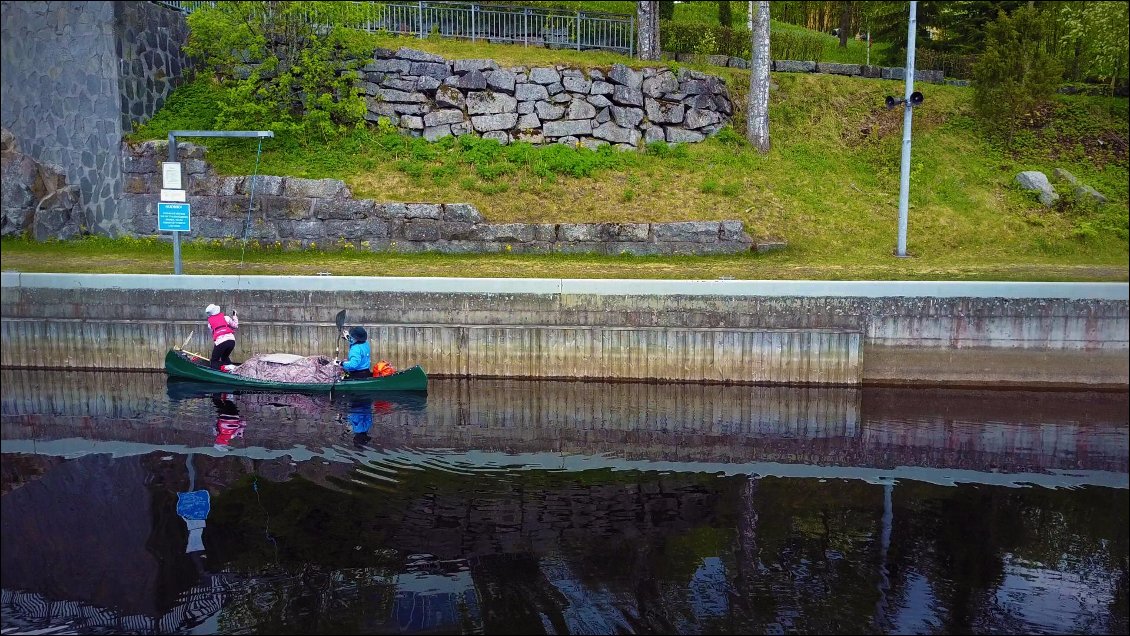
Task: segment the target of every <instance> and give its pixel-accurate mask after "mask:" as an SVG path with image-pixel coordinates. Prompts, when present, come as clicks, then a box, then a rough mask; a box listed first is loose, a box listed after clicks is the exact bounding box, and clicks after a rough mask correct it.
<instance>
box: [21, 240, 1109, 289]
mask: <svg viewBox="0 0 1130 636" xmlns="http://www.w3.org/2000/svg"><path fill="white" fill-rule="evenodd" d="M0 250H2V252H3V261H2V266H3V270H4V271H7V272H11V271H18V272H62V273H91V274H171V273H173V261H172V245H171V244H170V243H169V241H168V240H158V239H153V238H124V239H107V238H104V237H88V238H86V239H82V240H76V241H66V242H48V243H34V242H31V241H27V240H24V239H14V238H4V239H3V240H0ZM181 252H182V261H183V265H184V272H185V273H186V274H232V275H235V274H243V275H248V276H253V275H299V276H314V275H318V274H323V273H328V274H331V275H335V276H449V277H489V278H495V277H498V278H515V277H519V278H644V279H681V280H696V279H702V280H708V279H719V278H732V279H736V280H998V281H1126V280H1128V277H1127V268H1126V265H1125V263H1123V264H1121V265H1118V264H1113V265H1088V264H1064V263H1059V262H1054V261H1053V260H1051V259H1039V258H1037V259H1031V260H1029V261H1025V262H1023V263H1015V262H991V261H988V260H976V261H969V260H962V261H952V260H949V261H947V260H946V259H942V258H937V257H926V256H923V257H915V258H909V259H896V258H893V257H890V256H889V255H887V256H884V257H882V258H875V259H872V260H871V261H869V262H834V261H829V262H814V261H813V259H810V258H804V257H801V256H799V255H797V254H796V253H790V252H789V251H786V252H784V253H769V254H762V255H758V254H742V255H736V256H700V257H688V256H679V257H650V256H637V257H632V256H592V255H560V254H554V255H518V254H487V255H445V254H384V253H366V252H355V251H352V250H346V251H336V252H321V251H315V250H309V251H298V252H280V251H275V250H269V249H257V248H254V247H248V248H247V249H246V250H243V249H242V244H241V243H239V242H232V243H231V244H230V245H228V246H226V247H217V246H214V245H211V244H206V243H200V242H192V241H189V242H186V243H184V244H183V246H182V250H181Z"/></svg>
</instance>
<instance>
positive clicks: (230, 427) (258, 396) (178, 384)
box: [167, 378, 427, 451]
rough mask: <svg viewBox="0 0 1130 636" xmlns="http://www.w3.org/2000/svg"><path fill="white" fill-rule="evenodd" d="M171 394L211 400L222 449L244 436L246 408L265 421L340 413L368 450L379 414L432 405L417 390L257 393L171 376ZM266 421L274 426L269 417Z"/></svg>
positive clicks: (349, 431) (338, 418)
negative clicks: (288, 412) (287, 414)
mask: <svg viewBox="0 0 1130 636" xmlns="http://www.w3.org/2000/svg"><path fill="white" fill-rule="evenodd" d="M167 392H168V395H169V398H170V399H171V400H173V401H174V402H180V401H186V400H198V399H205V398H211V400H212V404H213V405H214V406H215V408H216V427H215V432H216V438H215V442H214V444H213V447H214V448H215V449H216V450H218V451H228V450H230V449H231V442H232V440H235V439H241V438H243V433H244V430H245V429H246V427H247V424H248V419H247V418H246V417H245V416H244V415H242V414H241V413H240V408H241V407H242V408H243V410H244V412H245V413H247V414H249V416H250V417H251V421H252V422H253V423H259V422H258V420H260V419H262V420H269V419H276V418H269V417H257V416H258V415H263V414H264V413H265V412H266V411H277V409H279V408H286V409H293V410H294V411H295V412H297V413H301V414H303V415H305V416H308V417H311V416H312V417H314V418H317V419H322V418H323V416H324V415H326V414H328V413H335V412H336V417H335V418H333V419H334V421H336V422H338V423H341V424H342V425H343V429H342V435H346V434H352V435H353V444H354V446H356V447H357V448H365V447H367V445H368V444H369V443H370V442H371V441H372V439H373V438H372V428H373V417H374V415H376V416H378V417H380V416H386V417H387V416H391V415H393V414H395V413H399V412H405V411H407V412H423V411H424V408H425V406H426V404H427V394H424V393H420V392H416V391H374V392H366V393H348V394H337V395H332V396H324V395H309V394H304V393H277V392H257V391H253V390H252V391H249V390H247V389H245V388H244V389H241V388H238V387H234V386H232V387H226V386H223V385H216V384H213V383H207V382H193V381H185V380H177V379H174V378H169V380H168V382H167ZM262 423H263V424H268V425H269V424H273V422H269V421H263V422H262Z"/></svg>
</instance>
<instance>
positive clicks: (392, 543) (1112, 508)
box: [2, 454, 1130, 633]
mask: <svg viewBox="0 0 1130 636" xmlns="http://www.w3.org/2000/svg"><path fill="white" fill-rule="evenodd" d="M163 456H164V454H152V455H148V456H145V457H143V458H142V459H141V466H143V467H144V471H143V473H141V474H139V476H138V479H142V480H143V481H144V482H145V483H146V484H147V485H146V488H147V489H148V493H149V495H148V496H149V500H148V501H147V502H146V505H147V506H149V507H150V511H149V513H148V515H147V516H144V519H147V520H148V521H146V522H145V523H148V524H149V527H148V528H145V529H144V531H145V533H147V537H148V538H147V539H146V543H145V549H146V550H147V551H148V552H149V553H151V554H153V555H154V556H155V557H157V558H158V562H159V563H160V566H159V567H160V569H161V572H159V573H158V574H157V576H156V577H155V578H154V579H153V580H154V581H155V583H154V588H153V589H147V590H146V593H147V594H151V595H152V596H153V598H154V599H155V602H156V605H157V606H159V608H158V610H157V611H162V609H161V608H164V607H166V606H168V605H169V604H172V605H174V606H175V605H177V604H179V603H183V602H184V598H185V596H184V594H185V590H188V589H189V588H192V589H195V588H194V587H193V586H197V585H198V581H199V573H198V572H197V571H196V570H194V569H193V566H192V564H191V562H190V561H189V560H188V559H187V557H185V555H184V554H183V550H184V540H185V530H184V526H183V522H181V520H180V519H179V518H178V517H177V516H176V512H175V493H176V492H178V491H181V490H184V489H185V487H186V484H185V483H182V481H183V479H184V462H183V458H182V457H179V456H178V457H174V458H173V460H171V461H163V460H162V457H163ZM4 459H5V462H4V464H5V466H8V465H9V463H8V459H9V457H8V456H7V455H6V456H5V458H4ZM48 459H49V458H42V457H39V456H36V457H34V458H26V461H21V462H17V463H15V464H14V465H18V466H23V465H26V466H25V468H26V469H27V470H31V471H32V472H35V471H40V470H42V471H43V476H42V477H41V478H40V479H38V480H36V481H33V482H30V483H28V484H27V485H25V486H23V487H21V488H19V489H17V490H15V491H13V492H12V493H11V494H10V495H6V496H5V497H4V498H3V500H2V501H3V504H4V519H5V520H9V519H20V518H30V517H34V516H37V515H40V514H41V512H42V510H41V509H40V508H38V507H37V506H63V507H67V506H70V505H71V504H72V499H73V498H74V497H76V496H77V495H76V493H75V491H73V489H69V488H68V487H66V486H65V484H64V482H65V481H67V480H68V478H67V477H66V474H65V473H66V471H65V470H63V469H64V468H65V467H67V466H77V465H82V466H85V468H84V469H83V470H84V471H85V472H84V474H83V478H82V481H83V483H100V482H101V483H106V482H107V481H109V482H111V483H109V484H108V485H111V486H113V485H114V484H113V483H112V482H113V474H116V473H112V472H111V471H109V462H105V461H90V459H91V458H84V459H79V460H69V461H66V462H63V464H62V465H58V466H54V467H52V464H51V462H50V461H47V460H48ZM205 459H206V460H207V461H204V460H205ZM41 460H42V461H41ZM197 460H198V461H197V468H198V476H197V483H198V485H202V486H204V487H208V488H209V489H210V490H212V492H213V501H212V510H211V514H210V515H209V518H208V526H207V528H206V530H205V535H204V542H205V546H206V548H207V552H208V565H207V568H208V570H209V571H211V572H218V571H221V570H222V571H223V572H224V575H223V576H224V577H225V581H226V583H225V586H226V587H225V590H227V591H225V592H224V594H225V597H224V598H226V599H228V600H227V601H226V608H225V609H224V611H223V612H222V613H221V618H222V620H223V621H225V622H224V623H223V624H224V625H227V626H230V627H231V629H232V631H238V630H239V629H240V627H239V626H240V625H242V626H244V628H247V626H260V627H262V630H268V629H269V630H270V631H280V632H286V631H307V632H313V631H318V632H326V631H362V632H365V631H367V632H374V631H389V630H391V629H392V628H393V624H392V623H390V622H388V621H389V620H391V619H390V616H392V611H393V608H394V607H395V606H396V598H397V596H396V594H397V591H396V586H395V585H394V584H393V582H394V581H395V577H396V576H397V575H398V574H400V573H403V572H405V571H407V570H408V569H409V565H408V563H407V562H406V561H405V557H406V555H409V554H420V553H429V554H434V555H435V558H436V559H437V560H440V561H444V560H447V561H456V560H460V559H463V560H465V563H466V565H467V567H468V568H469V572H470V580H471V581H472V582H473V586H474V589H475V590H476V591H477V598H479V599H481V607H480V611H479V614H477V616H478V617H479V618H478V619H477V620H479V621H481V625H482V629H483V630H484V631H486V632H488V633H493V632H497V631H506V629H507V627H508V626H521V627H522V630H523V631H534V632H537V631H541V627H542V626H543V625H544V624H543V623H542V621H543V619H542V617H543V616H544V617H545V619H544V620H546V621H548V622H549V624H551V625H552V626H553V627H554V629H555V630H556V631H558V632H559V633H560V632H563V631H578V627H579V626H580V625H584V624H587V625H607V626H620V627H622V628H623V629H630V630H633V631H645V632H646V631H650V632H663V633H671V632H673V631H680V632H740V633H758V632H766V631H774V630H778V629H780V630H794V631H800V632H819V633H845V632H853V633H867V632H869V631H873V627H872V626H874V625H886V626H889V627H890V629H892V630H894V629H895V628H896V627H897V626H899V625H903V624H904V622H903V621H904V620H905V616H904V614H907V613H908V612H909V614H908V615H911V616H917V615H920V614H923V613H925V614H929V612H930V611H933V612H936V615H937V616H936V619H937V623H936V627H937V628H939V629H942V630H943V631H951V632H956V631H962V632H967V631H975V632H992V631H998V632H999V631H1092V632H1093V631H1098V632H1102V631H1109V632H1114V633H1119V632H1121V631H1124V630H1123V629H1121V628H1122V627H1124V626H1125V625H1126V616H1127V610H1126V580H1127V567H1128V566H1127V553H1128V548H1127V541H1128V539H1127V537H1126V534H1125V528H1126V527H1127V523H1128V521H1130V514H1128V508H1130V502H1127V501H1126V497H1125V492H1124V491H1117V490H1112V489H1104V488H1080V489H1071V490H1068V489H1061V490H1049V489H1044V488H1013V489H1008V488H1000V487H987V486H956V487H943V486H936V485H930V484H924V483H917V482H909V481H904V482H900V483H899V484H897V485H896V486H894V487H893V498H892V506H893V515H892V518H893V532H892V535H891V541H890V548H889V553H888V557H887V559H886V563H887V567H888V568H889V571H890V589H889V590H887V592H886V594H887V597H888V599H889V601H888V602H887V603H886V604H885V605H882V606H881V607H882V608H883V609H881V610H880V611H882V612H884V613H886V614H889V615H886V616H883V617H882V620H877V617H876V616H875V613H876V607H877V603H876V601H877V599H878V598H879V594H880V592H879V564H880V562H881V561H882V559H881V555H880V536H881V533H882V523H881V519H882V511H883V486H881V485H872V484H867V483H863V482H860V481H855V480H828V481H823V482H822V481H820V480H815V479H781V478H763V479H750V478H748V477H746V476H739V477H719V476H715V475H705V474H687V473H682V474H667V475H664V474H659V473H645V472H635V471H585V472H581V473H554V472H551V471H541V472H530V473H518V474H505V473H491V474H472V475H455V474H452V473H448V472H445V471H441V470H431V469H424V470H420V471H412V472H411V473H410V475H411V477H410V478H406V479H404V480H402V481H400V482H399V483H397V484H395V485H394V486H390V487H389V488H388V489H387V490H377V489H374V488H369V487H364V486H359V485H353V486H350V487H345V486H343V487H342V488H340V489H338V490H330V489H327V488H325V487H323V486H320V485H319V484H317V483H314V482H312V481H310V480H308V479H306V478H303V477H299V476H294V475H296V474H298V472H300V471H301V470H305V469H292V471H291V472H289V473H286V472H280V473H279V474H280V475H282V477H281V478H282V479H283V480H284V481H280V482H274V481H272V480H271V479H269V478H267V477H265V476H264V473H266V472H269V471H268V470H266V469H267V468H268V465H269V464H272V463H278V464H284V463H286V464H289V463H288V462H281V461H280V462H251V461H250V460H247V459H246V458H237V457H220V458H201V457H198V458H197ZM37 461H41V464H36V462H37ZM115 461H122V460H115ZM304 464H310V465H312V466H314V467H317V466H321V464H320V462H317V461H314V462H304ZM340 466H345V467H346V468H347V469H348V467H349V465H339V466H330V465H327V466H323V468H322V470H329V469H331V468H332V469H333V470H339V469H340ZM296 471H297V472H296ZM327 474H328V473H327ZM256 479H257V482H256ZM256 483H257V484H258V488H259V491H258V493H256V492H255V490H254V485H255V484H256ZM343 483H348V482H343ZM17 495H18V497H17ZM256 495H258V497H257V496H256ZM134 505H135V503H134V502H129V501H118V500H115V499H107V502H106V506H108V507H107V508H106V509H105V510H104V513H105V514H106V515H108V516H110V517H112V518H119V519H131V518H133V517H130V516H129V515H128V514H125V512H124V510H125V508H124V507H130V506H134ZM114 506H118V507H120V509H118V508H114ZM135 516H136V515H135ZM268 521H269V524H270V534H271V538H273V539H274V541H272V540H270V538H268V537H267V534H266V532H267V523H268ZM11 528H12V530H11V531H8V530H6V533H5V541H6V542H7V541H16V542H18V543H19V545H20V546H21V548H22V550H23V554H22V555H21V558H26V559H32V560H34V561H33V562H57V561H59V560H61V559H62V560H65V559H68V558H71V556H73V555H68V554H67V550H68V549H70V548H69V546H74V545H75V543H74V541H73V536H72V529H71V528H70V527H69V526H68V524H65V523H52V524H47V526H45V527H43V528H39V527H37V529H36V533H37V534H36V540H30V539H26V538H22V535H20V533H19V531H18V528H19V526H11ZM115 546H116V544H115V543H110V542H107V543H106V544H105V546H104V547H105V549H106V550H109V551H110V554H109V556H111V557H112V558H113V557H114V556H115V553H114V552H113V551H114V550H117V549H118V548H117V547H115ZM276 546H277V551H276ZM121 547H122V549H123V550H124V549H125V548H126V547H127V546H124V545H123V546H121ZM46 549H50V550H52V551H54V552H52V554H51V555H50V556H45V554H44V553H43V552H42V551H43V550H46ZM8 552H10V551H6V558H13V557H12V555H11V554H7V553H8ZM123 554H124V553H123ZM1016 563H1023V564H1025V567H1026V568H1028V570H1025V571H1026V572H1027V571H1034V572H1037V573H1038V572H1041V571H1046V572H1049V573H1052V574H1055V573H1057V572H1062V573H1064V576H1067V577H1068V578H1071V577H1074V578H1072V580H1075V579H1078V580H1079V581H1082V582H1083V583H1085V584H1086V585H1087V586H1089V590H1088V593H1090V594H1091V595H1092V596H1093V598H1094V599H1095V600H1096V604H1092V605H1090V606H1083V607H1082V608H1075V607H1067V608H1066V609H1064V610H1063V611H1059V612H1056V613H1054V614H1052V615H1051V617H1050V618H1049V619H1048V620H1052V621H1057V622H1053V624H1051V625H1033V624H1032V623H1029V622H1026V621H1028V620H1029V619H1028V618H1026V617H1024V616H1021V615H1018V614H1016V613H1015V612H1014V611H1013V610H1011V609H1009V607H1008V606H1006V605H1001V604H1000V603H999V602H996V601H995V600H994V599H997V598H998V597H999V595H1000V594H1001V593H1005V594H1007V595H1009V596H1014V597H1016V598H1018V599H1021V600H1019V601H1015V602H1023V599H1024V598H1028V597H1029V596H1031V594H1033V593H1034V592H1032V591H1031V590H1030V589H1027V588H1025V587H1020V588H1017V587H1010V583H1009V581H1010V578H1009V577H1010V576H1014V574H1010V573H1014V572H1015V571H1016V570H1015V568H1016V566H1015V564H1016ZM429 572H430V571H429ZM9 574H10V572H8V571H7V569H6V571H5V577H6V584H7V577H8V576H9ZM440 574H442V573H440ZM1053 578H1054V577H1053ZM916 585H917V586H920V589H919V588H916V587H915V586H916ZM458 589H459V588H457V587H456V588H454V590H455V591H457V590H458ZM58 593H60V594H62V593H65V590H62V589H60V590H59V591H58ZM434 602H435V603H437V604H441V605H442V604H443V603H447V605H443V607H445V608H447V609H445V610H444V611H445V612H447V611H448V610H450V611H451V612H454V614H452V615H459V616H462V618H460V619H459V620H467V621H470V622H469V623H468V626H469V627H470V628H472V629H478V628H477V627H476V625H477V624H479V623H476V620H475V616H476V614H474V612H472V611H471V610H470V608H467V609H466V610H464V611H463V614H459V613H458V611H456V610H457V609H458V608H457V607H455V606H452V604H451V601H450V600H448V601H441V600H435V601H434ZM1104 604H1105V605H1104ZM439 606H440V605H436V607H439ZM578 607H579V608H580V610H578ZM581 610H583V611H581ZM578 612H579V613H578ZM900 617H902V618H900ZM382 621H385V622H382ZM585 621H587V622H585ZM919 627H921V628H922V629H925V627H924V626H922V625H919ZM1084 627H1085V628H1084ZM1037 628H1039V629H1037Z"/></svg>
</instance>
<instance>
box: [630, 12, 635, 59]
mask: <svg viewBox="0 0 1130 636" xmlns="http://www.w3.org/2000/svg"><path fill="white" fill-rule="evenodd" d="M635 56H636V16H634V15H631V16H628V57H635Z"/></svg>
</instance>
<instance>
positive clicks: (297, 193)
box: [119, 131, 759, 255]
mask: <svg viewBox="0 0 1130 636" xmlns="http://www.w3.org/2000/svg"><path fill="white" fill-rule="evenodd" d="M488 132H489V131H488ZM166 150H167V146H166V143H165V142H157V141H150V142H145V143H143V144H140V145H138V146H136V147H134V146H130V145H128V144H123V147H122V165H123V170H124V172H125V175H126V180H125V181H126V185H125V193H124V194H123V197H122V204H121V207H120V210H119V212H120V214H121V217H122V223H123V226H125V227H126V228H127V230H128V231H129V233H131V234H134V235H155V234H157V202H158V199H159V194H160V188H161V174H160V165H161V161H162V158H163V157H165V153H166ZM177 153H178V157H179V158H180V160H181V161H182V162H183V163H184V179H185V188H186V190H187V191H188V202H189V203H190V204H191V205H192V231H191V232H189V233H188V235H187V236H185V237H184V238H186V239H188V240H193V239H205V240H212V239H219V240H232V239H234V240H243V239H245V238H246V239H247V240H249V241H257V242H258V243H259V244H261V245H275V244H277V245H279V246H280V247H284V248H304V247H310V246H318V247H322V248H341V247H346V246H348V247H350V248H353V249H360V250H369V251H394V252H424V251H434V252H445V253H499V252H514V253H553V252H564V253H599V254H641V255H642V254H733V253H738V252H746V251H749V250H750V249H758V247H759V246H755V245H754V243H753V240H752V239H751V238H750V237H749V235H747V234H746V233H745V231H744V229H743V227H742V223H741V222H740V221H691V222H681V223H488V222H486V220H484V219H483V216H482V214H480V213H479V211H478V210H477V209H476V208H475V207H474V206H472V205H470V204H468V203H400V202H378V201H373V200H371V199H355V198H353V195H352V193H351V192H350V190H349V188H348V187H347V186H346V185H345V184H344V183H343V182H341V181H339V180H337V179H302V178H298V177H280V176H271V175H258V176H256V177H254V180H253V178H252V177H248V176H228V177H225V176H219V175H217V174H216V173H215V171H214V170H213V169H212V167H211V165H210V164H209V163H208V162H207V161H205V160H204V148H203V147H201V146H196V145H194V144H189V143H182V144H178V150H177ZM253 188H254V202H252V189H253Z"/></svg>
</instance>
